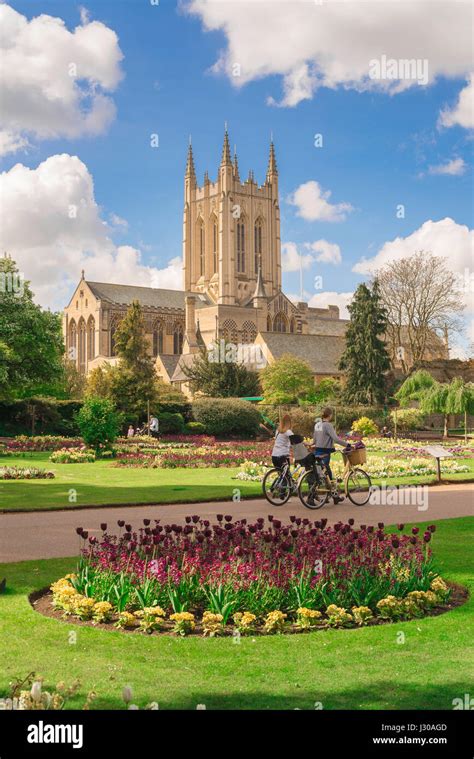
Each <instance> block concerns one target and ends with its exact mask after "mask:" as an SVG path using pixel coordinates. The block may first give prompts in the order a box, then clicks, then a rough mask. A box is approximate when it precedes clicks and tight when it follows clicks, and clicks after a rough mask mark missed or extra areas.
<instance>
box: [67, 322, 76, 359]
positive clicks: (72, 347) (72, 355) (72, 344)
mask: <svg viewBox="0 0 474 759" xmlns="http://www.w3.org/2000/svg"><path fill="white" fill-rule="evenodd" d="M68 348H69V352H68V358H69V359H70V361H76V360H77V327H76V322H75V321H74V319H73V320H72V321H71V323H70V325H69V346H68Z"/></svg>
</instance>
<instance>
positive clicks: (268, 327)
mask: <svg viewBox="0 0 474 759" xmlns="http://www.w3.org/2000/svg"><path fill="white" fill-rule="evenodd" d="M271 331H272V318H271V316H267V332H271Z"/></svg>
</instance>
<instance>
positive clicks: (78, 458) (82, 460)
mask: <svg viewBox="0 0 474 759" xmlns="http://www.w3.org/2000/svg"><path fill="white" fill-rule="evenodd" d="M49 460H50V461H52V462H53V463H55V464H88V463H92V462H93V461H95V453H94V451H91V450H90V449H88V448H61V449H60V450H58V451H54V452H53V453H52V454H51V456H50V457H49Z"/></svg>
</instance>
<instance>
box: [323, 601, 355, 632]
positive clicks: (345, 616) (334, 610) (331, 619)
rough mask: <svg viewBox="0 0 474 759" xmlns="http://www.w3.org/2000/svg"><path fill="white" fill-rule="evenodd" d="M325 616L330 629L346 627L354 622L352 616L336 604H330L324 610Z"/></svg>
mask: <svg viewBox="0 0 474 759" xmlns="http://www.w3.org/2000/svg"><path fill="white" fill-rule="evenodd" d="M326 614H327V617H328V624H329V625H330V626H331V627H346V626H347V625H349V624H351V623H352V622H353V621H354V618H353V616H352V614H349V612H347V611H346V610H345V609H344V608H343V607H342V606H336V604H330V605H329V606H328V607H327V609H326Z"/></svg>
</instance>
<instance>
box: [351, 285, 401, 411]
mask: <svg viewBox="0 0 474 759" xmlns="http://www.w3.org/2000/svg"><path fill="white" fill-rule="evenodd" d="M348 310H349V313H350V323H349V326H348V328H347V330H346V347H345V349H344V353H343V354H342V356H341V359H340V362H339V368H340V369H342V370H344V371H345V372H346V385H345V387H344V398H345V400H346V401H347V402H349V403H362V404H364V403H369V404H373V403H375V402H377V403H381V402H383V400H384V398H385V373H386V372H387V371H388V369H389V368H390V359H389V357H388V353H387V349H386V347H385V343H384V341H383V335H384V333H385V331H386V328H387V316H386V312H385V309H384V307H383V306H382V303H381V299H380V292H379V287H378V283H377V281H375V282H374V283H373V285H372V288H371V289H370V288H369V287H367V285H366V284H364V283H363V284H360V285H359V286H358V288H357V290H356V291H355V294H354V298H353V300H352V303H351V304H350V305H349V306H348Z"/></svg>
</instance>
